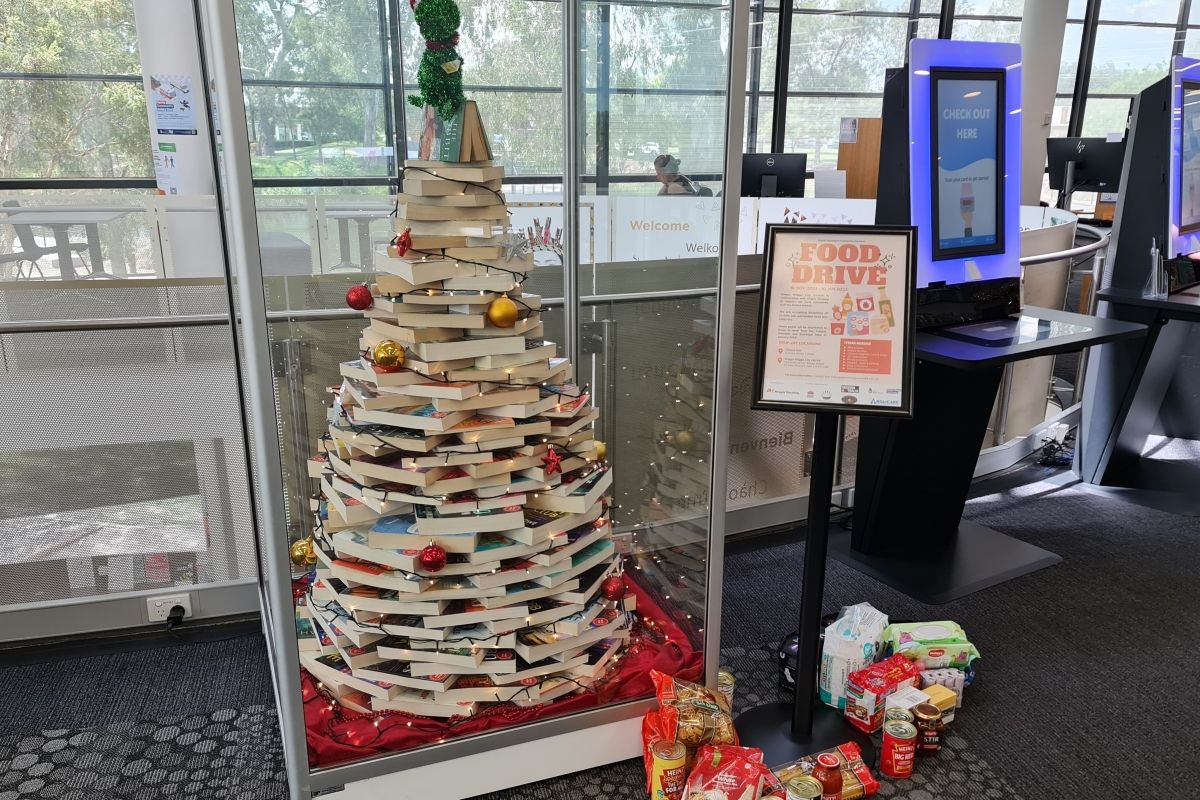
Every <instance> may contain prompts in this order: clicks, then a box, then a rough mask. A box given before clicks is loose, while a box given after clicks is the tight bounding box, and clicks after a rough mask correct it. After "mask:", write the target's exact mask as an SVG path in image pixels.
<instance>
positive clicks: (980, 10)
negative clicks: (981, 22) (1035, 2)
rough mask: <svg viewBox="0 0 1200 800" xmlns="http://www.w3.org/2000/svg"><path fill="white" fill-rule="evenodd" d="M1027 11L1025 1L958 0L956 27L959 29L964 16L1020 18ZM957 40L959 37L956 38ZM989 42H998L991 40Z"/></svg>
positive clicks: (955, 16)
mask: <svg viewBox="0 0 1200 800" xmlns="http://www.w3.org/2000/svg"><path fill="white" fill-rule="evenodd" d="M1024 9H1025V0H958V2H957V3H955V4H954V27H955V29H957V28H958V24H959V22H961V20H960V19H959V17H964V16H971V15H977V16H985V17H1019V16H1021V12H1022V11H1023V10H1024ZM955 38H956V39H957V38H958V37H957V36H955ZM987 41H998V40H996V39H989V40H987Z"/></svg>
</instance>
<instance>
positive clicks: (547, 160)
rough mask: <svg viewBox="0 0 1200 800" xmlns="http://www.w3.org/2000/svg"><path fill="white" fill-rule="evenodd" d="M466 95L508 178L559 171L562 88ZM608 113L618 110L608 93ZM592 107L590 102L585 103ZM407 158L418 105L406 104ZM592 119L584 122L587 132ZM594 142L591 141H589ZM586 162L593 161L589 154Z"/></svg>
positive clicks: (412, 154)
mask: <svg viewBox="0 0 1200 800" xmlns="http://www.w3.org/2000/svg"><path fill="white" fill-rule="evenodd" d="M470 96H471V99H472V100H474V101H475V102H476V103H478V104H479V113H480V116H482V117H483V121H484V125H485V126H486V129H487V133H488V136H489V137H490V139H491V145H492V156H493V158H494V159H495V160H496V161H497V162H499V163H502V164H503V165H504V174H505V176H507V177H513V176H518V175H562V171H563V167H562V152H563V145H562V114H563V110H562V93H561V92H536V93H535V92H503V91H476V92H472V93H471V95H470ZM613 102H614V105H613V106H612V114H613V116H614V117H616V115H617V107H616V105H615V102H616V98H613ZM590 108H592V109H593V113H594V106H590ZM405 112H406V117H405V119H406V125H405V128H406V131H407V133H408V157H409V158H416V157H417V137H419V136H420V135H421V125H422V120H421V110H420V109H419V108H414V107H413V106H411V105H405ZM594 130H595V122H594V121H592V122H591V123H590V124H589V133H591V132H592V131H594ZM591 147H592V148H594V147H595V142H594V141H593V142H592V143H591ZM591 163H592V164H593V165H594V164H595V158H594V156H593V158H592V161H591Z"/></svg>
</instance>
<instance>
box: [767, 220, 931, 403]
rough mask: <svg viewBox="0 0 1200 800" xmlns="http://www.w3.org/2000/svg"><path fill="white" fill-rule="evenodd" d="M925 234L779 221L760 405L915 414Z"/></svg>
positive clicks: (772, 247)
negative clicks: (916, 296)
mask: <svg viewBox="0 0 1200 800" xmlns="http://www.w3.org/2000/svg"><path fill="white" fill-rule="evenodd" d="M915 248H916V229H915V228H912V227H890V226H848V225H847V226H806V225H771V226H769V227H768V228H767V252H766V268H765V270H764V274H763V292H762V303H761V306H760V309H761V311H760V314H761V316H760V319H759V333H758V353H757V369H756V372H755V382H754V383H755V389H756V395H755V398H754V404H753V405H754V407H755V408H761V409H767V410H776V411H785V410H795V411H829V410H838V411H841V412H842V413H853V414H887V415H894V416H911V415H912V362H913V355H912V354H913V336H914V331H913V317H912V298H913V293H914V291H915V287H914V284H915V263H916V250H915Z"/></svg>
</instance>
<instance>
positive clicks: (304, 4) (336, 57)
mask: <svg viewBox="0 0 1200 800" xmlns="http://www.w3.org/2000/svg"><path fill="white" fill-rule="evenodd" d="M234 13H235V14H236V17H237V26H238V45H239V46H240V47H241V51H242V76H243V78H245V79H246V80H255V79H260V80H263V79H275V80H308V81H354V82H366V83H380V82H381V81H382V78H381V77H380V76H381V65H382V63H383V53H382V51H381V49H380V44H379V6H378V4H377V3H375V2H374V0H291V2H273V1H272V0H235V2H234Z"/></svg>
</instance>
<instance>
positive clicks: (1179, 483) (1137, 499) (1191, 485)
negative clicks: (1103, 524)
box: [1051, 458, 1200, 517]
mask: <svg viewBox="0 0 1200 800" xmlns="http://www.w3.org/2000/svg"><path fill="white" fill-rule="evenodd" d="M1123 480H1124V481H1125V482H1126V484H1127V485H1125V486H1108V485H1099V484H1093V483H1086V482H1083V481H1080V480H1079V477H1078V476H1077V475H1074V474H1068V475H1064V476H1061V477H1059V478H1057V479H1051V482H1053V483H1060V484H1062V485H1067V484H1072V485H1074V486H1077V487H1078V488H1080V489H1083V490H1085V491H1087V492H1090V493H1091V494H1098V495H1103V496H1105V497H1112V498H1114V499H1116V500H1122V501H1124V502H1126V503H1132V504H1133V505H1135V506H1141V507H1143V508H1153V509H1155V510H1156V511H1165V512H1166V513H1168V514H1175V515H1177V516H1180V517H1200V497H1198V496H1197V495H1196V487H1198V486H1200V469H1197V468H1196V467H1193V466H1191V465H1189V464H1185V463H1182V462H1178V461H1175V462H1171V461H1155V460H1154V459H1150V458H1143V459H1142V460H1141V461H1139V462H1138V463H1137V465H1136V467H1135V469H1134V470H1132V471H1131V472H1127V473H1126V474H1125V475H1124V476H1123Z"/></svg>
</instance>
